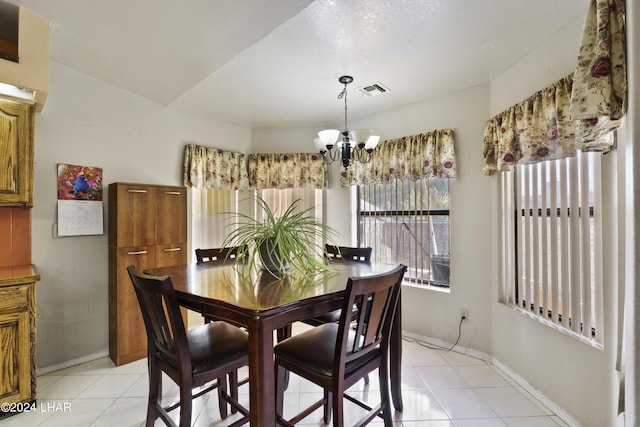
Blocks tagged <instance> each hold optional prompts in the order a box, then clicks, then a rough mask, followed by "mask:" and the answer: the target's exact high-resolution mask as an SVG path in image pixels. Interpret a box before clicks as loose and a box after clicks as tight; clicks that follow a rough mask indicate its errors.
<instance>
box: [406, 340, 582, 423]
mask: <svg viewBox="0 0 640 427" xmlns="http://www.w3.org/2000/svg"><path fill="white" fill-rule="evenodd" d="M402 335H403V337H407V338H409V339H414V340H417V341H421V342H424V343H427V344H431V345H433V346H435V347H438V348H442V349H444V350H449V349H450V348H451V346H452V345H453V344H452V343H448V342H445V341H442V340H439V339H437V338H431V337H425V336H421V335H418V334H414V333H411V332H404V331H403V334H402ZM451 351H455V352H456V353H460V354H465V355H467V356H471V357H475V358H476V359H480V360H484V361H486V362H490V363H492V364H493V365H494V366H495V367H496V368H498V369H499V370H500V371H501V372H502V373H504V374H505V375H506V376H508V377H509V378H510V379H511V380H513V381H514V382H515V383H516V384H518V385H519V386H520V387H522V388H523V389H524V390H526V391H527V393H529V394H531V395H532V396H533V397H535V398H536V399H537V400H539V401H540V402H542V403H543V404H544V405H545V406H546V407H547V408H549V409H550V410H551V411H553V413H554V414H556V415H557V416H558V417H559V418H560V419H562V421H564V422H565V423H567V424H568V425H569V426H570V427H582V425H581V424H580V423H579V422H578V421H577V420H576V419H575V418H573V416H572V415H571V414H570V413H569V412H567V411H566V410H565V409H564V408H562V407H561V406H560V405H558V404H556V403H555V402H553V401H552V400H551V399H549V398H548V397H547V396H545V395H544V394H543V393H541V392H540V390H538V389H536V388H534V387H533V386H532V385H531V384H529V382H528V381H527V380H525V379H524V378H523V377H522V376H520V375H519V374H517V373H516V372H514V371H513V370H511V369H510V368H509V367H508V366H507V365H505V364H504V363H502V362H501V361H499V360H498V359H496V358H495V357H493V356H492V355H490V354H487V353H484V352H481V351H478V350H474V349H471V348H467V347H463V346H461V345H456V346H454V347H453V349H452V350H451Z"/></svg>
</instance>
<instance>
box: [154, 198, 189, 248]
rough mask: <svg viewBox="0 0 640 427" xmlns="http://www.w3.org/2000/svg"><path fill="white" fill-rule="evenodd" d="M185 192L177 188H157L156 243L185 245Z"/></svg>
mask: <svg viewBox="0 0 640 427" xmlns="http://www.w3.org/2000/svg"><path fill="white" fill-rule="evenodd" d="M186 200H187V190H186V189H184V188H178V187H160V188H158V208H157V210H156V212H157V226H156V243H157V244H158V245H165V244H169V243H186V242H187V240H186V237H187V209H186V206H187V203H186Z"/></svg>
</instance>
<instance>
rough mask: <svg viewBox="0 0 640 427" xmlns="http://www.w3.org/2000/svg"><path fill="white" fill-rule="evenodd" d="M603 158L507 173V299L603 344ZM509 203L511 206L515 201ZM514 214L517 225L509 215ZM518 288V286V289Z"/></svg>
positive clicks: (552, 163) (588, 156)
mask: <svg viewBox="0 0 640 427" xmlns="http://www.w3.org/2000/svg"><path fill="white" fill-rule="evenodd" d="M600 159H601V154H600V153H578V154H577V155H576V156H574V157H568V158H565V159H560V160H553V161H546V162H541V163H536V164H530V165H518V166H516V167H515V168H514V170H513V171H510V172H505V173H504V174H503V177H502V179H503V186H502V197H503V201H504V202H505V207H506V208H507V209H505V212H507V214H506V216H505V218H504V219H505V221H504V223H505V227H506V228H505V244H506V245H507V248H508V247H512V248H513V250H508V249H507V250H506V251H505V254H506V255H505V261H506V262H507V265H506V270H505V273H506V277H507V278H509V277H512V280H509V279H508V280H507V282H506V283H511V285H510V286H509V285H506V286H507V289H506V300H507V301H508V302H509V303H511V304H514V305H516V306H518V307H519V308H521V309H522V310H525V311H527V312H529V313H530V314H532V315H533V316H536V317H538V318H540V319H544V320H545V321H548V322H551V323H553V324H555V325H557V326H559V327H560V328H562V329H565V330H567V331H571V332H572V333H575V334H577V335H579V336H581V337H584V338H586V339H587V340H588V341H591V342H593V341H595V342H599V343H601V342H602V337H601V334H602V330H601V329H602V254H601V249H600V248H601V247H602V244H601V234H602V233H601V212H602V209H601V193H600V183H601V176H600ZM510 199H511V200H510ZM509 211H511V212H512V218H513V219H512V220H510V219H509V214H508V212H509ZM514 283H515V285H513V284H514Z"/></svg>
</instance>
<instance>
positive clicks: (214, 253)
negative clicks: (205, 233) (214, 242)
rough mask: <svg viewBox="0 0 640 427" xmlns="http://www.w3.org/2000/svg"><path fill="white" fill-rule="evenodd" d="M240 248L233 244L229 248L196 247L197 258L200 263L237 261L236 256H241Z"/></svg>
mask: <svg viewBox="0 0 640 427" xmlns="http://www.w3.org/2000/svg"><path fill="white" fill-rule="evenodd" d="M239 249H240V248H239V247H238V246H231V247H228V248H210V249H196V260H197V263H198V264H204V263H213V264H225V263H230V262H236V261H237V259H236V258H238V257H239V255H238V250H239ZM241 261H242V260H241Z"/></svg>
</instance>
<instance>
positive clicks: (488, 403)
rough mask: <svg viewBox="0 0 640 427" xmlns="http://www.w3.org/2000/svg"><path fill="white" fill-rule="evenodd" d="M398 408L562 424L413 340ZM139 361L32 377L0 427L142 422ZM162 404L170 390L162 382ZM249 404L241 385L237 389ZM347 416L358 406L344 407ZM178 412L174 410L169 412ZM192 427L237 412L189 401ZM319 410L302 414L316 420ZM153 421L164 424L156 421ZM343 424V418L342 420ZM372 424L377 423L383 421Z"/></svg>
mask: <svg viewBox="0 0 640 427" xmlns="http://www.w3.org/2000/svg"><path fill="white" fill-rule="evenodd" d="M403 350H404V357H403V387H402V390H403V399H404V407H405V409H404V411H403V412H395V414H394V426H396V427H418V426H420V427H498V426H500V427H504V426H519V427H524V426H535V427H547V426H548V427H551V426H554V427H556V426H565V427H566V426H567V424H565V423H564V422H563V421H562V420H561V419H560V418H558V417H557V416H556V415H554V414H553V413H552V412H551V411H550V410H549V409H548V408H546V407H545V406H544V405H543V404H542V403H540V402H538V401H537V400H536V399H534V398H533V397H532V396H531V395H529V394H528V393H527V392H526V391H525V390H523V389H522V388H521V387H519V386H517V385H516V384H515V383H514V382H513V381H511V380H510V379H509V378H507V377H506V376H505V375H504V374H502V373H501V372H500V371H499V370H498V369H497V368H496V367H494V366H493V365H491V364H489V363H486V362H484V361H481V360H477V359H475V358H472V357H469V356H465V355H462V354H459V353H455V352H447V351H443V350H434V349H430V348H426V347H424V346H421V345H420V344H418V343H416V342H412V341H405V342H404V345H403ZM146 371H147V367H146V360H140V361H137V362H133V363H130V364H127V365H123V366H120V367H115V366H114V365H113V363H112V362H111V360H110V359H109V358H102V359H98V360H94V361H91V362H88V363H84V364H82V365H78V366H74V367H71V368H67V369H64V370H61V371H57V372H52V373H49V374H46V375H41V376H39V377H38V390H39V396H38V402H37V404H36V408H35V409H34V410H33V411H30V412H26V413H22V414H18V415H15V416H13V417H10V418H6V419H4V420H0V427H13V426H16V427H24V426H43V427H45V426H46V427H50V426H64V427H73V426H117V427H125V426H143V425H144V420H145V416H146V409H145V405H146V394H147V373H146ZM377 384H378V381H377V378H371V383H370V384H369V386H368V387H365V386H364V384H363V383H358V384H356V385H355V386H354V387H353V388H352V390H355V391H354V394H355V395H357V396H358V397H360V398H365V399H367V398H368V397H369V395H370V398H371V401H372V402H373V401H374V400H376V399H377V398H378V391H377ZM163 390H164V395H165V396H166V398H167V402H170V401H175V400H176V397H175V396H176V395H177V388H176V387H175V386H173V383H172V382H171V381H170V380H167V381H166V382H165V387H164V389H163ZM240 393H241V401H242V402H243V404H246V405H248V399H249V396H248V390H247V386H246V385H245V386H242V387H241V389H240ZM320 395H321V393H319V389H317V388H315V386H314V385H312V384H310V383H308V382H306V381H304V380H302V379H300V378H297V377H295V378H292V380H291V382H290V387H289V389H288V390H287V394H286V395H285V411H286V413H287V414H291V415H293V414H294V413H295V412H294V411H296V410H298V409H299V408H300V407H301V405H304V404H305V403H307V402H313V401H315V400H316V399H317V398H318V397H319V396H320ZM347 411H348V413H347V417H354V418H355V417H357V416H358V415H357V414H356V412H357V411H358V408H357V407H355V406H351V405H350V404H349V405H347ZM174 414H175V415H176V416H177V411H174ZM193 414H194V415H193V420H192V425H194V426H197V427H201V426H224V425H227V424H228V423H229V422H231V421H233V420H235V419H236V417H237V415H234V416H232V417H229V418H227V420H224V421H223V420H220V419H219V415H218V409H217V397H216V395H215V393H212V394H209V395H206V396H203V397H201V398H199V399H197V400H196V401H195V403H194V410H193ZM321 418H322V415H321V413H320V412H319V411H318V412H316V413H314V414H312V415H311V416H310V417H309V418H307V419H306V420H304V421H305V422H306V423H307V424H304V425H308V426H322V425H324V424H323V423H322V422H321ZM156 425H157V426H159V425H163V424H162V422H160V421H156ZM347 425H349V421H348V420H347ZM371 425H375V426H380V425H382V422H381V421H380V422H374V423H372V424H371Z"/></svg>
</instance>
